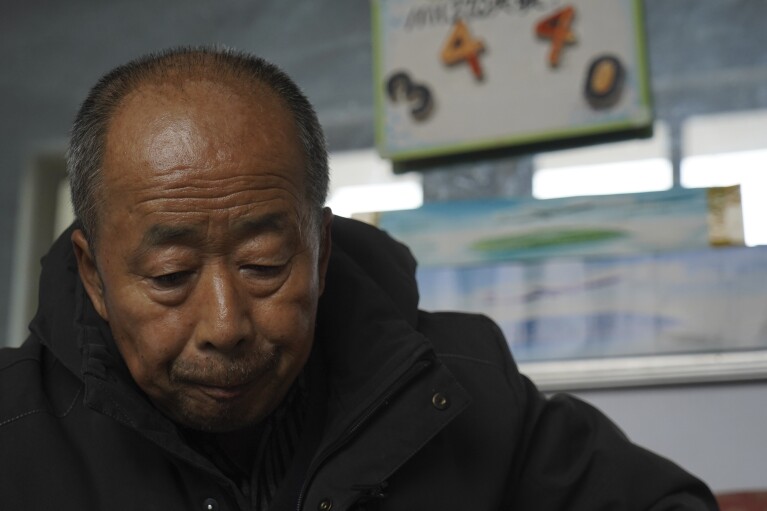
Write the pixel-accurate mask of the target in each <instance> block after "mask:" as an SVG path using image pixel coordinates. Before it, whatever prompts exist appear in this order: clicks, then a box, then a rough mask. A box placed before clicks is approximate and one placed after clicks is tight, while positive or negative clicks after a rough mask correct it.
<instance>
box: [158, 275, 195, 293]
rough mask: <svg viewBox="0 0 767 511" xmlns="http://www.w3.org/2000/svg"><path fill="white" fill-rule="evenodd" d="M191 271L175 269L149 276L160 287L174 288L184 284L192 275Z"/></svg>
mask: <svg viewBox="0 0 767 511" xmlns="http://www.w3.org/2000/svg"><path fill="white" fill-rule="evenodd" d="M192 273H193V272H191V271H176V272H173V273H166V274H164V275H158V276H156V277H150V279H151V281H152V283H153V284H154V285H155V286H157V287H158V288H160V289H174V288H177V287H179V286H183V285H184V284H186V283H187V282H188V281H189V279H190V278H191V276H192Z"/></svg>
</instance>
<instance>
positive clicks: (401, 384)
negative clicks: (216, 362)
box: [0, 218, 716, 511]
mask: <svg viewBox="0 0 767 511" xmlns="http://www.w3.org/2000/svg"><path fill="white" fill-rule="evenodd" d="M69 236H70V231H68V232H66V233H64V235H62V237H61V238H59V240H58V241H57V242H56V243H55V244H54V245H53V247H52V249H51V251H50V252H49V254H48V255H47V256H46V257H45V258H44V259H43V270H42V275H41V285H40V300H39V310H38V313H37V315H36V317H35V319H34V320H33V322H32V323H31V326H30V330H31V334H30V337H29V338H28V340H27V341H26V342H25V343H24V345H23V346H21V347H20V348H17V349H3V350H0V507H1V508H2V509H8V510H16V509H19V510H48V509H56V510H70V509H71V510H78V511H85V510H109V511H119V510H132V511H135V510H137V509H139V510H154V509H157V510H163V511H170V510H176V509H178V510H181V509H184V510H236V509H248V508H249V501H248V500H247V499H246V498H244V496H243V495H242V494H241V493H240V492H239V490H238V488H237V486H236V485H235V484H234V483H233V482H232V481H231V480H229V479H228V478H227V477H226V476H225V475H224V474H223V473H222V472H221V471H220V470H219V469H218V468H217V467H216V466H215V465H214V464H213V463H212V462H211V461H209V460H208V459H207V458H205V457H204V456H202V455H201V454H199V453H198V452H197V451H196V450H194V449H192V448H191V447H190V446H189V445H188V444H187V443H186V442H185V441H184V440H183V438H182V436H181V435H180V433H179V430H178V428H177V426H176V425H175V424H174V423H173V422H171V421H170V420H169V419H167V418H166V417H165V416H163V415H162V414H161V413H160V412H158V411H157V409H155V408H154V407H153V406H152V404H151V403H150V402H149V400H148V399H147V398H146V397H145V396H144V394H143V393H142V392H141V390H140V389H139V388H138V387H137V386H136V385H135V383H134V382H133V380H132V379H131V377H130V375H129V373H128V371H127V369H126V368H125V366H124V364H123V362H122V360H121V359H120V356H119V354H118V352H117V350H116V348H115V346H114V343H113V340H112V339H111V333H110V331H109V327H108V325H107V324H106V323H105V322H104V321H102V320H101V319H100V318H99V317H98V315H97V314H96V313H95V311H94V309H93V306H92V304H91V303H90V300H89V299H88V297H87V295H86V294H85V292H84V289H83V287H82V285H81V283H80V280H79V277H78V274H77V267H76V262H75V258H74V254H73V251H72V248H71V243H70V241H69ZM332 250H333V252H332V256H331V261H330V266H329V269H328V276H327V281H326V288H325V292H324V294H323V296H322V298H321V300H320V305H319V311H318V325H317V334H316V339H315V345H316V346H319V347H320V348H321V350H322V353H323V359H324V365H325V369H326V371H325V372H326V381H327V393H326V394H327V397H326V405H325V410H324V416H325V420H324V427H323V428H322V429H321V432H322V433H321V438H320V439H319V440H318V447H317V448H316V451H315V452H314V455H313V456H312V457H311V461H310V462H309V463H308V465H307V466H304V467H301V470H300V475H301V477H300V478H299V479H298V482H299V484H298V485H296V487H295V489H290V490H289V491H287V492H282V494H281V495H278V496H279V497H280V498H278V499H276V501H274V502H273V505H272V506H271V507H270V510H271V509H274V510H282V509H306V510H320V511H331V510H333V511H336V510H338V511H341V510H346V509H357V508H359V509H382V510H406V509H412V510H416V509H418V510H430V509H433V510H440V511H448V510H462V511H466V510H472V511H481V510H540V511H548V510H569V511H580V510H583V511H586V510H588V511H592V510H596V509H610V510H613V509H614V510H623V509H625V510H665V509H696V510H697V509H700V510H703V509H716V504H715V503H714V500H713V497H712V496H711V494H710V492H709V490H708V489H707V488H706V486H705V485H704V484H703V483H701V482H700V481H698V480H697V479H695V478H694V477H692V476H691V475H689V474H687V473H686V472H684V471H683V470H681V469H680V468H678V467H677V466H676V465H674V464H673V463H671V462H669V461H667V460H665V459H663V458H661V457H658V456H656V455H654V454H652V453H650V452H648V451H646V450H644V449H642V448H640V447H638V446H636V445H634V444H632V443H630V442H629V441H628V440H627V439H626V437H625V436H624V435H623V434H622V433H621V432H620V431H619V430H618V428H617V427H616V426H615V425H613V424H612V423H611V422H610V421H609V420H608V419H607V418H606V417H604V416H603V415H602V414H601V413H600V412H599V411H597V410H595V409H594V408H592V407H591V406H589V405H588V404H586V403H584V402H581V401H579V400H577V399H575V398H572V397H568V396H556V397H554V398H551V399H547V398H545V397H544V396H542V395H541V394H540V393H539V392H538V391H537V390H536V388H535V387H534V385H533V384H532V383H531V382H530V381H529V380H528V379H526V378H525V377H524V376H522V375H520V373H519V372H518V370H517V367H516V365H515V364H514V362H513V360H512V357H511V354H510V353H509V350H508V347H507V344H506V342H505V340H504V338H503V336H502V334H501V333H500V331H499V329H498V328H497V327H496V326H495V324H494V323H492V322H491V321H490V320H489V319H487V318H485V317H482V316H477V315H467V314H460V313H426V312H422V311H419V310H418V292H417V287H416V283H415V278H414V272H415V261H414V260H413V258H412V256H411V255H410V253H409V251H408V250H407V249H406V248H405V247H404V246H403V245H400V244H398V243H396V242H394V241H393V240H392V239H391V238H389V237H388V236H386V235H385V234H384V233H382V232H380V231H378V230H376V229H374V228H371V227H368V226H366V225H364V224H360V223H357V222H353V221H350V220H344V219H342V218H336V220H335V222H334V226H333V249H332ZM286 493H287V495H286Z"/></svg>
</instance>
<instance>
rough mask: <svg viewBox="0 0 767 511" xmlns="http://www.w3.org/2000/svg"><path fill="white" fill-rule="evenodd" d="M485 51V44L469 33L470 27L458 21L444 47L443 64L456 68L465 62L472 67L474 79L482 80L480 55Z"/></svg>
mask: <svg viewBox="0 0 767 511" xmlns="http://www.w3.org/2000/svg"><path fill="white" fill-rule="evenodd" d="M483 51H485V44H484V43H483V42H482V41H480V40H479V39H474V37H472V35H471V32H469V27H467V26H466V23H464V22H463V21H462V20H460V19H459V20H456V22H455V24H454V25H453V31H452V32H451V33H450V36H449V37H448V38H447V41H445V44H444V46H442V55H441V57H442V62H443V63H444V64H445V65H447V66H454V65H456V64H458V63H460V62H464V61H465V62H467V63H468V64H469V66H470V67H471V72H472V74H473V75H474V78H476V79H477V80H482V78H483V74H482V67H481V66H480V64H479V55H480V53H482V52H483Z"/></svg>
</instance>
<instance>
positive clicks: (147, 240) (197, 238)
mask: <svg viewBox="0 0 767 511" xmlns="http://www.w3.org/2000/svg"><path fill="white" fill-rule="evenodd" d="M202 238H203V234H202V231H201V229H200V228H199V227H196V226H191V225H163V224H156V225H153V226H152V227H150V228H149V229H148V230H147V231H146V232H145V233H144V237H143V239H142V240H141V245H142V246H144V247H160V246H165V245H190V246H192V245H195V244H198V243H199V242H201V241H202Z"/></svg>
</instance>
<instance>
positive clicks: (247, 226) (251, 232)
mask: <svg viewBox="0 0 767 511" xmlns="http://www.w3.org/2000/svg"><path fill="white" fill-rule="evenodd" d="M292 225H293V223H292V222H289V221H288V216H287V215H286V214H285V213H281V212H278V213H269V214H267V215H263V216H259V217H248V218H243V219H241V220H237V221H236V222H235V223H234V226H233V229H232V233H233V234H234V238H235V239H238V240H241V239H244V238H248V237H251V236H255V235H258V234H263V233H267V232H273V233H284V232H285V231H291V230H292V229H291V226H292Z"/></svg>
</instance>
